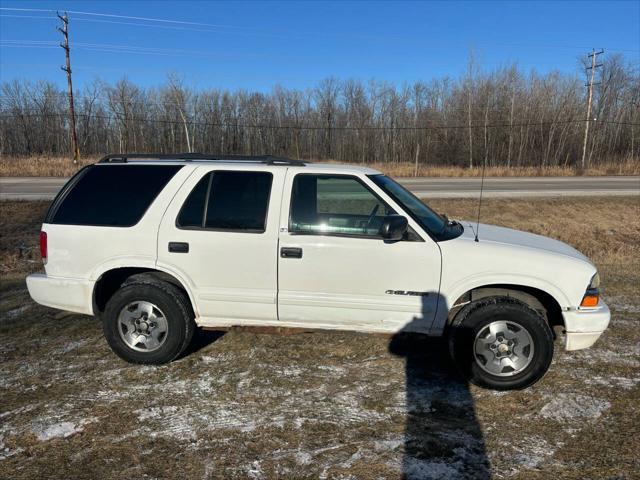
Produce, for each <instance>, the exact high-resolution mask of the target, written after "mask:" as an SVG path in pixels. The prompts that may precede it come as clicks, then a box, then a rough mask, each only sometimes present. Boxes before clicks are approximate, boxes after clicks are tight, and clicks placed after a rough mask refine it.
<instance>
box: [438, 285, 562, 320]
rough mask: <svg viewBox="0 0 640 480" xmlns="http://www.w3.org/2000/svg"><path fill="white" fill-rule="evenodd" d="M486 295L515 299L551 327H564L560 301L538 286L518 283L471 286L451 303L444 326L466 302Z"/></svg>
mask: <svg viewBox="0 0 640 480" xmlns="http://www.w3.org/2000/svg"><path fill="white" fill-rule="evenodd" d="M487 297H509V298H513V299H516V300H518V301H520V302H522V303H524V304H526V305H528V306H529V307H531V308H533V309H534V310H536V311H537V312H538V313H540V314H541V315H542V316H543V318H544V319H545V320H546V321H547V323H548V324H549V326H550V327H551V329H552V330H553V328H554V327H564V318H563V316H562V307H561V306H560V302H558V300H557V299H556V298H555V297H554V296H553V295H551V294H550V293H548V292H546V291H544V290H541V289H539V288H535V287H531V286H527V285H518V284H504V283H496V284H487V285H481V286H477V287H473V288H471V289H469V290H467V291H466V292H464V293H463V294H461V295H459V296H458V297H457V298H456V300H455V301H454V302H453V303H452V304H451V305H452V306H451V307H450V308H449V313H448V316H447V323H446V327H448V326H449V325H451V323H452V322H453V320H454V318H455V317H456V315H457V314H458V312H459V311H460V310H461V309H462V308H463V307H464V306H465V305H467V304H469V303H471V302H474V301H477V300H480V299H482V298H487Z"/></svg>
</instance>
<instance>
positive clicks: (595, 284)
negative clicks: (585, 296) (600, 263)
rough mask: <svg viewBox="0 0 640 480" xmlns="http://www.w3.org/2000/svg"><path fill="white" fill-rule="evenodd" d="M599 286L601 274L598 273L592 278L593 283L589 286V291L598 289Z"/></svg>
mask: <svg viewBox="0 0 640 480" xmlns="http://www.w3.org/2000/svg"><path fill="white" fill-rule="evenodd" d="M599 286H600V274H599V273H598V272H596V273H595V275H594V276H593V277H591V283H590V284H589V289H591V288H598V287H599Z"/></svg>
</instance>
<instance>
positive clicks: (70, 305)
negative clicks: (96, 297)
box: [27, 273, 94, 315]
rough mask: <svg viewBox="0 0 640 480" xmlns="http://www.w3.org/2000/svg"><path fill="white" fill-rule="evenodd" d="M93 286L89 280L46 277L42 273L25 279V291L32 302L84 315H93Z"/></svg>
mask: <svg viewBox="0 0 640 480" xmlns="http://www.w3.org/2000/svg"><path fill="white" fill-rule="evenodd" d="M93 285H94V282H92V281H90V280H79V279H76V278H59V277H48V276H47V275H44V274H42V273H34V274H32V275H29V276H28V277H27V289H28V290H29V295H31V298H33V300H34V301H36V302H38V303H39V304H41V305H45V306H47V307H53V308H58V309H60V310H67V311H69V312H77V313H84V314H86V315H93V300H92V299H93Z"/></svg>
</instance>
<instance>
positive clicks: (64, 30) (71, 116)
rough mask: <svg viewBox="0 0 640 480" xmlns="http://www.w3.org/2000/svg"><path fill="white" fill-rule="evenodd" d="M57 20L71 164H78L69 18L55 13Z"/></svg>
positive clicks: (78, 153) (78, 152) (78, 154)
mask: <svg viewBox="0 0 640 480" xmlns="http://www.w3.org/2000/svg"><path fill="white" fill-rule="evenodd" d="M56 15H58V18H59V19H60V20H61V21H62V28H60V27H58V31H59V32H60V33H62V36H63V37H64V42H63V43H61V44H60V46H61V47H62V49H63V50H64V52H65V56H66V58H67V62H66V65H65V66H62V67H60V68H61V69H62V70H63V71H65V72H67V84H68V86H69V121H70V124H71V145H72V148H73V163H78V160H79V159H80V149H79V148H78V134H77V133H76V113H75V111H74V108H73V82H72V81H71V59H70V58H69V16H68V15H67V12H65V13H64V15H60V14H59V13H58V12H56Z"/></svg>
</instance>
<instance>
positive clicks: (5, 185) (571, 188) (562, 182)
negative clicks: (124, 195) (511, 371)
mask: <svg viewBox="0 0 640 480" xmlns="http://www.w3.org/2000/svg"><path fill="white" fill-rule="evenodd" d="M66 180H67V179H65V178H55V177H4V178H0V200H51V199H53V197H54V196H55V194H56V193H57V192H58V190H60V188H61V187H62V186H63V185H64V183H65V182H66ZM400 182H401V183H402V184H403V185H405V186H406V187H407V188H409V189H410V190H411V191H412V192H413V193H415V194H416V195H418V196H419V197H426V198H474V197H477V196H478V192H479V189H480V179H479V178H424V177H422V178H402V179H400ZM484 195H485V196H486V197H559V196H589V195H640V177H637V176H636V177H502V178H497V177H490V178H485V181H484Z"/></svg>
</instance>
